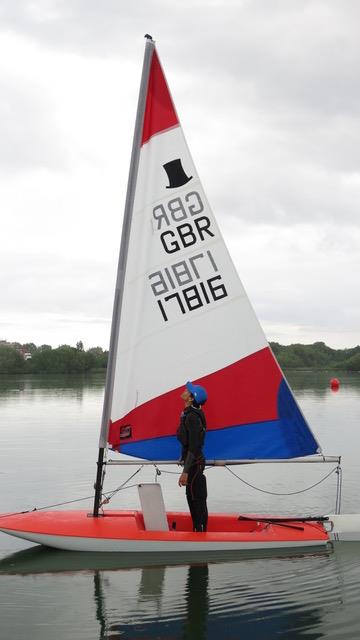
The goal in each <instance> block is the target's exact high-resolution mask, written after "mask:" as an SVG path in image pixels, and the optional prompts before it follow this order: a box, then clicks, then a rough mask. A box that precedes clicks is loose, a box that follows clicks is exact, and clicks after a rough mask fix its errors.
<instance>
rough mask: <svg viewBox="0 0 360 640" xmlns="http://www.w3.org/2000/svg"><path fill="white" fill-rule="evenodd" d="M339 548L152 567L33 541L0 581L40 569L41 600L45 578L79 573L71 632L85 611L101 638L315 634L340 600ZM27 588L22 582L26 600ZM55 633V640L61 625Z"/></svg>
mask: <svg viewBox="0 0 360 640" xmlns="http://www.w3.org/2000/svg"><path fill="white" fill-rule="evenodd" d="M336 555H337V554H336V553H335V554H334V553H333V552H332V551H331V550H327V551H323V552H316V553H314V554H306V555H303V556H301V555H300V554H299V555H291V556H289V555H288V556H285V555H283V556H279V555H277V556H276V557H274V556H272V557H269V556H268V557H267V558H266V561H264V558H263V557H259V556H257V557H255V556H252V557H251V556H249V557H242V558H241V559H239V558H237V559H235V560H234V561H232V562H224V561H223V560H222V561H217V562H205V563H204V562H201V563H196V561H195V559H194V561H193V562H191V563H189V561H187V564H183V562H184V560H183V559H182V560H181V562H180V560H179V564H176V560H175V561H174V559H173V561H172V562H171V560H169V559H167V560H166V561H164V559H161V560H160V559H159V558H158V559H157V562H158V564H157V565H154V559H153V558H152V559H151V558H150V557H146V556H144V555H143V554H142V556H141V557H138V559H136V558H130V559H129V558H119V555H117V556H116V555H113V554H98V555H96V554H85V553H83V554H76V553H71V552H62V551H56V550H50V549H46V548H33V549H28V550H26V551H22V552H19V553H16V554H13V555H11V556H8V557H7V558H4V559H3V560H2V561H1V562H0V579H1V578H5V575H4V574H7V575H6V578H7V579H9V574H12V575H15V576H19V574H20V576H22V578H21V580H22V584H23V577H24V576H32V579H34V575H36V588H37V590H38V591H39V594H38V596H37V598H40V600H39V602H41V606H43V605H44V602H45V601H46V597H44V596H46V595H47V593H46V592H47V589H48V588H49V586H47V585H49V584H55V583H56V582H57V580H60V583H61V581H65V582H64V586H65V588H66V589H68V588H71V584H72V585H73V584H74V582H76V581H78V582H77V590H78V597H77V596H76V608H77V615H76V617H74V619H73V620H69V622H68V624H69V630H68V631H69V633H70V632H71V637H72V638H74V639H76V638H80V637H84V636H83V635H81V633H82V632H83V631H84V629H83V628H81V625H82V623H83V621H84V619H85V618H87V624H88V625H89V624H90V623H91V624H93V625H94V626H93V628H92V629H91V637H92V638H94V637H98V638H99V640H105V639H106V640H115V639H118V640H120V639H121V640H122V639H123V638H132V639H134V640H135V638H142V640H147V639H153V640H155V638H156V639H163V640H165V639H166V640H171V639H173V638H174V639H175V638H184V639H196V640H205V638H206V639H212V638H214V639H215V638H216V639H218V638H219V637H221V636H226V638H227V639H229V640H231V639H232V638H234V639H235V638H241V637H247V636H250V637H251V640H260V639H261V640H262V639H264V640H265V638H266V639H267V638H271V637H275V636H277V635H282V636H283V637H289V638H291V639H292V640H296V639H300V638H304V637H306V638H307V639H309V638H310V640H315V639H317V638H321V637H324V634H323V632H322V628H323V615H324V614H325V613H326V611H327V610H328V609H329V605H330V606H332V607H335V606H337V607H338V605H339V603H340V604H341V597H340V593H341V589H342V580H341V577H339V571H338V568H339V565H338V562H337V561H336ZM151 560H152V561H151ZM141 565H142V566H141ZM39 574H43V576H40V575H39ZM42 578H43V581H42ZM334 578H335V579H334ZM10 580H11V578H10ZM49 581H50V583H49ZM91 582H93V586H92V587H91ZM10 584H11V583H10ZM32 588H33V585H32ZM63 588H64V587H63ZM41 591H43V593H41ZM23 592H24V590H23V586H22V592H21V593H20V600H21V598H22V597H24V595H23ZM91 593H92V594H93V596H91ZM84 594H85V598H84ZM89 594H90V599H89ZM315 595H316V602H317V605H316V606H314V601H315ZM92 598H93V599H92ZM14 604H15V603H14ZM25 604H26V603H25ZM16 606H17V607H18V608H19V607H21V606H24V602H22V601H18V602H16ZM82 608H84V611H83V612H82V611H81V609H82ZM86 612H87V613H86ZM74 615H75V614H74ZM43 616H44V610H42V612H41V617H42V620H41V622H40V615H39V621H38V622H36V624H35V626H33V627H32V628H31V632H32V634H33V635H34V637H43V636H41V635H37V628H36V626H37V624H39V626H40V624H43ZM48 616H49V618H50V617H51V611H49V612H48ZM89 619H90V621H89ZM19 624H20V623H19ZM24 624H25V623H24ZM76 625H78V628H77V627H76ZM29 631H30V630H29ZM63 632H64V629H63V627H62V629H61V633H63ZM19 635H21V634H19ZM51 637H52V638H53V640H57V637H58V636H57V635H56V629H54V633H52V636H51ZM59 637H61V636H59ZM62 637H63V636H62ZM89 637H90V636H89Z"/></svg>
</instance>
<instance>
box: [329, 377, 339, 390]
mask: <svg viewBox="0 0 360 640" xmlns="http://www.w3.org/2000/svg"><path fill="white" fill-rule="evenodd" d="M330 387H331V389H332V390H333V391H337V390H338V389H339V387H340V380H339V379H338V378H331V380H330Z"/></svg>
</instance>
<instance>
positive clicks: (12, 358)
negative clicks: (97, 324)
mask: <svg viewBox="0 0 360 640" xmlns="http://www.w3.org/2000/svg"><path fill="white" fill-rule="evenodd" d="M107 359H108V352H107V351H104V350H103V349H102V348H101V347H92V348H91V349H87V350H86V351H85V349H84V345H83V343H82V342H81V341H79V342H77V344H76V347H71V346H69V345H68V344H63V345H61V346H59V347H57V348H56V349H53V348H52V347H51V346H50V345H48V344H43V345H41V346H39V347H38V346H36V345H35V344H34V343H32V342H31V343H28V344H20V343H18V342H12V343H8V342H5V341H2V342H0V373H87V372H89V371H92V370H96V369H97V370H103V371H104V370H105V369H106V366H107Z"/></svg>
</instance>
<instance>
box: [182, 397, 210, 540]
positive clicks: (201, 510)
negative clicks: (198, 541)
mask: <svg viewBox="0 0 360 640" xmlns="http://www.w3.org/2000/svg"><path fill="white" fill-rule="evenodd" d="M205 433H206V420H205V415H204V413H203V411H202V410H201V409H198V408H195V407H193V406H190V407H186V409H184V411H183V412H182V414H181V417H180V425H179V428H178V430H177V439H178V440H179V442H180V443H181V445H182V452H181V461H182V462H183V463H184V472H185V473H188V482H187V485H186V498H187V501H188V505H189V509H190V513H191V518H192V521H193V529H194V531H206V528H207V520H208V511H207V506H206V498H207V488H206V477H205V476H204V473H203V472H204V468H205V459H204V455H203V451H202V448H203V446H204V440H205Z"/></svg>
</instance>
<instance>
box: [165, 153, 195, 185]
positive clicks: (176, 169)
mask: <svg viewBox="0 0 360 640" xmlns="http://www.w3.org/2000/svg"><path fill="white" fill-rule="evenodd" d="M163 167H164V169H165V171H166V173H167V176H168V178H169V183H170V184H168V185H167V187H166V188H167V189H177V188H178V187H182V186H183V185H184V184H186V183H187V182H190V180H192V176H190V178H188V176H187V175H186V173H185V171H184V169H183V166H182V164H181V159H180V158H177V159H176V160H171V161H170V162H166V163H165V164H163Z"/></svg>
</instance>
